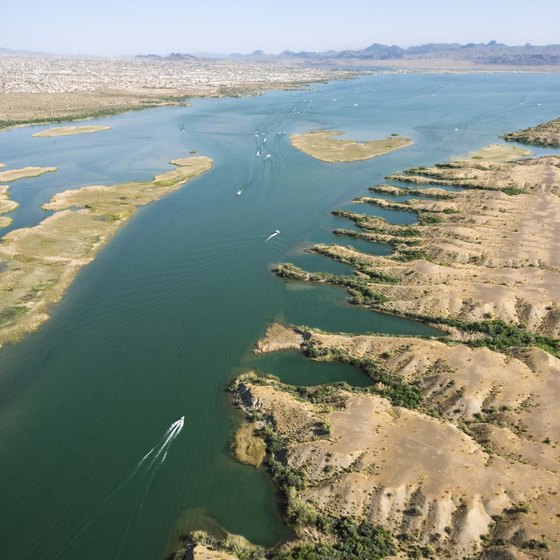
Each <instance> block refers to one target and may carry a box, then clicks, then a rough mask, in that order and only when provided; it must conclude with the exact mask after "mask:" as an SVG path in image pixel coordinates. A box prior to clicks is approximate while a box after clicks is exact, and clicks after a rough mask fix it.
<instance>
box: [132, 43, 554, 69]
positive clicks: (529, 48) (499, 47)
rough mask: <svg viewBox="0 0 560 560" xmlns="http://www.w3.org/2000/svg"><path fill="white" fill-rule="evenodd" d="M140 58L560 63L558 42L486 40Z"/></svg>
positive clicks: (465, 63) (502, 64) (494, 63)
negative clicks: (538, 44)
mask: <svg viewBox="0 0 560 560" xmlns="http://www.w3.org/2000/svg"><path fill="white" fill-rule="evenodd" d="M139 56H140V57H145V58H152V59H162V60H201V59H211V58H212V59H217V58H221V59H229V60H238V61H244V62H259V63H261V62H262V63H265V62H283V63H308V64H334V65H341V64H358V65H364V66H367V65H372V66H373V65H378V66H379V65H383V62H388V61H395V62H393V64H392V65H393V66H395V65H397V66H398V65H399V64H398V63H399V62H400V63H402V65H403V66H405V65H406V62H407V61H408V62H412V61H429V60H433V61H439V64H440V65H443V64H444V62H445V61H455V62H460V63H461V64H462V65H464V66H468V65H477V66H480V65H493V66H519V67H523V66H527V67H534V66H560V45H543V46H536V45H531V44H529V43H527V44H525V45H518V46H510V45H505V44H503V43H498V42H496V41H490V42H488V43H467V44H461V43H427V44H424V45H416V46H412V47H407V48H403V47H399V46H398V45H383V44H380V43H373V44H371V45H369V46H368V47H366V48H364V49H357V50H343V51H334V50H329V51H322V52H314V51H297V52H295V51H292V50H285V51H282V52H281V53H279V54H268V53H266V52H264V51H263V50H255V51H253V52H252V53H250V54H241V53H232V54H230V55H212V54H207V53H204V54H202V55H199V56H193V55H190V54H182V53H171V54H170V55H168V56H158V55H139Z"/></svg>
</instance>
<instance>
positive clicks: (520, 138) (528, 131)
mask: <svg viewBox="0 0 560 560" xmlns="http://www.w3.org/2000/svg"><path fill="white" fill-rule="evenodd" d="M503 138H504V140H507V141H508V142H523V143H524V144H532V145H534V146H550V147H553V148H558V147H560V119H554V120H552V121H548V122H545V123H542V124H539V125H537V126H533V127H531V128H524V129H523V130H518V131H516V132H509V133H508V134H504V136H503Z"/></svg>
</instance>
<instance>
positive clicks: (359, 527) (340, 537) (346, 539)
mask: <svg viewBox="0 0 560 560" xmlns="http://www.w3.org/2000/svg"><path fill="white" fill-rule="evenodd" d="M315 527H316V528H317V529H318V530H319V531H320V532H321V533H322V534H324V535H328V536H330V537H331V539H329V540H334V541H335V542H334V544H332V543H330V542H329V543H309V544H304V545H301V546H296V547H294V548H293V549H292V550H290V551H289V552H282V551H278V552H276V553H273V554H272V555H270V556H268V558H270V560H378V559H381V558H385V557H386V556H389V555H391V554H394V552H395V549H394V546H393V542H392V541H393V539H392V537H391V535H390V533H388V532H387V531H386V530H385V529H383V528H382V527H376V526H374V525H371V524H370V523H358V522H356V521H354V520H352V519H350V518H348V517H340V518H333V517H326V516H318V518H317V519H316V521H315Z"/></svg>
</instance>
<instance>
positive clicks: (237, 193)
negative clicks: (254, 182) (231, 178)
mask: <svg viewBox="0 0 560 560" xmlns="http://www.w3.org/2000/svg"><path fill="white" fill-rule="evenodd" d="M242 192H243V191H237V192H236V193H235V194H236V195H237V196H239V195H240V194H241V193H242Z"/></svg>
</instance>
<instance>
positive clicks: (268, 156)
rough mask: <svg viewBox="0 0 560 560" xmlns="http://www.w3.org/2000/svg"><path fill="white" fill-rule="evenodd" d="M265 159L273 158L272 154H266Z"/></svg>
mask: <svg viewBox="0 0 560 560" xmlns="http://www.w3.org/2000/svg"><path fill="white" fill-rule="evenodd" d="M264 159H272V156H271V155H270V154H266V156H265V158H264Z"/></svg>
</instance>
